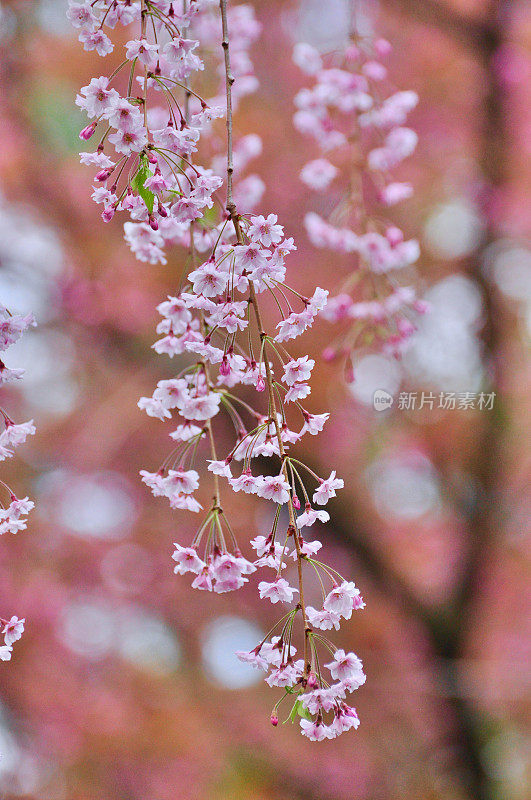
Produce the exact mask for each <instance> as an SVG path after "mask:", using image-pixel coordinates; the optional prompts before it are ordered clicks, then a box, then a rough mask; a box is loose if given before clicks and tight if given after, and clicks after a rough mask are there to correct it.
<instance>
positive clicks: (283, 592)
mask: <svg viewBox="0 0 531 800" xmlns="http://www.w3.org/2000/svg"><path fill="white" fill-rule="evenodd" d="M258 591H259V592H260V598H261V599H262V600H263V599H264V597H267V599H268V600H271V602H272V603H278V602H281V603H291V601H292V600H293V594H294V593H295V592H298V591H299V590H298V589H294V588H293V587H291V586H290V585H289V583H288V582H287V580H286V579H285V578H279V579H278V580H277V581H274V582H273V583H267V581H261V582H260V583H259V584H258Z"/></svg>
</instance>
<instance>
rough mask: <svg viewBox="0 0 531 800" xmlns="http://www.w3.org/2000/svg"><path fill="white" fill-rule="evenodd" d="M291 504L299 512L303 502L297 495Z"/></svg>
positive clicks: (293, 496)
mask: <svg viewBox="0 0 531 800" xmlns="http://www.w3.org/2000/svg"><path fill="white" fill-rule="evenodd" d="M291 502H292V503H293V508H296V509H297V511H298V510H299V508H300V507H301V501H300V500H299V498H298V497H297V495H296V494H294V495H292V498H291Z"/></svg>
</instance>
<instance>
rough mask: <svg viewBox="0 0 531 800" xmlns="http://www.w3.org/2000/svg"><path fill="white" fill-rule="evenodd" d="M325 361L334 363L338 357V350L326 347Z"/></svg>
mask: <svg viewBox="0 0 531 800" xmlns="http://www.w3.org/2000/svg"><path fill="white" fill-rule="evenodd" d="M322 355H323V361H333V360H334V358H335V357H336V356H337V352H336V350H334V348H333V347H325V349H324V350H323V354H322Z"/></svg>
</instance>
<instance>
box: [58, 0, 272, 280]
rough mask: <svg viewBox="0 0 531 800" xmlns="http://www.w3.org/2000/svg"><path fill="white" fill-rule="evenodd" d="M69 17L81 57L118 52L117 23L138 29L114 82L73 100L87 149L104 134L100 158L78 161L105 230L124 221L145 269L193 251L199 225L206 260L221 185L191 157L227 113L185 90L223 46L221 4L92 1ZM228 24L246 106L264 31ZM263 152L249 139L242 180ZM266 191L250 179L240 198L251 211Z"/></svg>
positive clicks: (97, 84)
mask: <svg viewBox="0 0 531 800" xmlns="http://www.w3.org/2000/svg"><path fill="white" fill-rule="evenodd" d="M68 15H69V17H70V20H71V21H72V23H73V25H74V26H75V27H76V28H79V30H80V34H79V39H80V41H81V42H82V43H83V46H84V47H85V49H86V50H96V52H97V53H98V54H99V55H102V56H105V55H107V54H109V53H111V52H112V50H113V49H114V45H113V43H112V42H111V40H110V38H109V36H108V35H107V33H105V31H104V28H105V27H106V26H107V27H108V28H110V29H112V28H114V27H115V25H116V24H118V23H121V24H123V25H131V24H133V25H135V26H136V27H137V28H138V30H136V31H132V32H131V36H132V38H131V39H130V40H129V41H128V42H127V43H126V45H125V47H124V53H123V56H124V59H123V61H122V62H121V64H120V65H119V66H118V67H117V69H116V70H114V72H113V73H112V75H111V76H109V77H107V76H100V77H97V78H93V79H92V80H91V81H90V83H89V84H88V85H87V86H84V87H83V88H82V89H81V92H80V94H79V95H78V96H77V98H76V103H77V105H78V106H79V107H80V108H82V109H83V110H84V111H85V112H86V114H87V116H88V117H89V119H90V120H91V122H90V123H89V125H87V126H86V127H85V128H84V129H83V130H82V131H81V133H80V137H81V139H83V140H87V141H88V140H89V139H92V137H93V136H94V135H95V134H96V133H97V132H98V131H101V135H100V136H99V140H98V144H97V147H96V150H95V151H92V152H83V153H81V161H82V163H83V164H87V165H89V166H93V167H95V168H96V170H97V172H96V174H95V177H94V182H95V186H94V192H93V195H92V198H93V199H94V201H95V202H96V203H98V204H101V205H102V207H103V210H102V218H103V220H104V221H105V222H109V221H110V220H111V219H112V218H113V216H114V215H115V213H116V212H117V211H118V212H119V211H125V212H126V213H127V214H128V216H129V217H130V219H129V220H128V221H127V222H125V224H124V233H125V239H126V241H127V243H128V245H129V247H130V248H131V250H132V252H133V253H134V255H135V256H136V257H137V258H138V259H139V260H140V261H145V262H148V263H150V264H155V263H163V264H164V263H166V259H167V256H166V252H165V251H166V248H167V247H168V246H170V245H175V244H179V245H181V246H184V247H188V246H189V244H190V223H191V222H194V221H197V225H196V226H194V231H193V238H194V247H195V248H196V249H197V250H198V251H199V252H206V251H207V250H208V249H209V248H211V247H212V246H213V244H214V242H215V240H216V238H217V235H218V231H216V230H215V229H213V228H212V226H210V225H205V224H204V221H203V220H204V216H205V214H206V213H207V212H208V211H209V210H210V209H212V206H213V204H214V202H220V201H219V199H218V200H216V195H215V192H216V190H217V189H219V188H220V186H221V184H222V180H221V178H219V177H218V175H216V174H215V173H214V171H213V170H212V169H211V168H207V167H202V166H194V165H193V164H192V154H193V153H195V152H197V150H198V146H199V143H200V139H201V137H202V136H203V134H209V133H210V131H211V123H212V121H213V120H215V119H216V118H218V117H221V116H223V115H224V109H223V107H222V105H220V102H223V100H221V101H220V98H219V97H218V96H216V97H214V98H213V99H211V100H210V101H209V102H207V101H206V100H204V99H203V98H202V97H201V96H200V95H199V94H198V92H196V91H194V90H192V89H191V88H190V85H189V84H190V81H191V79H192V77H194V76H196V75H197V74H198V73H199V74H200V73H203V72H204V71H205V61H204V60H203V57H202V56H204V55H205V53H203V50H204V51H205V52H206V55H207V56H208V54H209V51H210V50H211V49H212V48H213V46H214V45H216V46H218V44H219V15H218V14H217V13H216V6H215V4H214V3H212V2H211V0H201V1H200V0H190V2H186V0H185V1H184V2H183V0H180V2H173V3H170V2H168V0H136V2H135V1H132V2H128V3H125V2H117V1H116V0H96V2H92V3H89V2H87V3H77V2H71V3H70V6H69V10H68ZM230 19H231V24H232V25H233V28H234V30H235V34H236V35H235V41H236V55H237V58H236V62H235V70H234V74H235V76H236V77H237V78H238V87H239V88H238V93H237V95H236V97H242V96H243V95H245V94H248V93H249V92H252V91H254V90H255V88H256V86H257V81H256V77H255V76H254V74H253V72H252V63H251V61H250V59H249V56H248V48H249V47H250V46H251V44H252V43H253V42H254V41H255V39H256V37H257V36H258V34H259V31H260V27H259V25H258V23H257V22H256V20H255V19H254V16H253V12H252V9H251V8H250V7H249V6H246V5H242V6H237V7H236V8H234V9H232V13H231V17H230ZM192 25H193V26H194V28H193V33H191V31H192V28H191V26H192ZM192 36H193V37H194V38H192ZM197 36H200V37H201V45H202V47H201V56H200V55H199V52H198V47H199V40H198V38H196V37H197ZM124 75H125V77H126V78H127V80H126V81H125V85H126V87H127V89H126V91H125V93H124V92H123V91H122V93H120V92H119V91H118V89H117V88H116V87H117V86H118V85H119V82H120V81H123V80H125V78H124ZM109 146H111V147H109ZM260 150H261V142H260V139H259V137H257V136H253V135H251V136H247V137H244V138H243V139H242V140H241V142H239V147H238V149H237V151H236V155H237V161H238V163H237V164H236V168H237V170H238V171H242V170H243V169H244V168H245V167H246V166H247V164H248V162H249V161H250V159H252V158H253V157H254V156H256V155H258V154H259V153H260ZM263 188H264V187H263V182H262V181H261V180H260V179H259V178H258V177H257V176H253V175H250V176H248V177H247V178H246V180H245V182H244V185H243V186H242V187H241V194H242V196H244V197H246V199H247V197H248V200H249V201H251V202H248V203H247V204H246V208H247V209H249V210H251V208H252V206H253V205H254V204H255V203H256V202H258V201H259V199H260V197H261V195H262V192H263Z"/></svg>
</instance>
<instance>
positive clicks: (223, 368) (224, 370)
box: [219, 356, 230, 376]
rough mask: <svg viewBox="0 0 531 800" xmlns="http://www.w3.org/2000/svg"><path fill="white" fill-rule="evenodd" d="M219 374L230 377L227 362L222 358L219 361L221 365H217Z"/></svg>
mask: <svg viewBox="0 0 531 800" xmlns="http://www.w3.org/2000/svg"><path fill="white" fill-rule="evenodd" d="M219 374H220V375H224V376H227V375H230V366H229V362H228V360H227V359H226V358H225V356H223V358H222V360H221V364H220V365H219Z"/></svg>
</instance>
